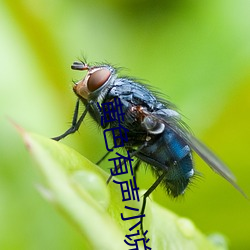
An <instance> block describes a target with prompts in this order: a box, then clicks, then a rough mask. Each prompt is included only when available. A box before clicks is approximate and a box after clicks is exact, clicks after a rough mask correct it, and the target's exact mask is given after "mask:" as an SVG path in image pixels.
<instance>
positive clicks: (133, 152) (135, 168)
mask: <svg viewBox="0 0 250 250" xmlns="http://www.w3.org/2000/svg"><path fill="white" fill-rule="evenodd" d="M146 146H147V142H145V143H144V144H143V145H141V146H140V147H139V148H138V149H136V150H134V151H132V153H131V154H130V157H131V158H132V157H133V156H135V155H136V153H138V152H139V151H140V150H142V149H143V148H144V147H146ZM107 155H108V154H106V155H105V156H104V157H106V156H107ZM123 164H124V163H122V164H121V166H117V170H119V169H120V167H122V165H123ZM140 164H141V161H137V162H136V165H135V167H134V172H135V174H134V175H135V177H136V172H137V170H138V168H139V166H140ZM112 177H113V176H112V175H110V176H109V178H108V179H107V181H106V183H107V185H108V184H109V183H110V181H111V180H112Z"/></svg>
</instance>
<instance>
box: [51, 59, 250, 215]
mask: <svg viewBox="0 0 250 250" xmlns="http://www.w3.org/2000/svg"><path fill="white" fill-rule="evenodd" d="M71 68H72V69H73V70H83V71H87V74H86V76H85V77H84V78H83V79H82V80H80V81H79V82H77V83H75V85H74V87H73V91H74V92H75V94H76V96H77V97H78V99H77V102H76V106H75V111H74V116H73V120H72V125H71V127H70V128H69V129H68V130H67V131H66V132H65V133H63V134H62V135H60V136H58V137H55V138H53V139H54V140H56V141H59V140H61V139H62V138H64V137H66V136H68V135H69V134H72V133H74V132H76V131H77V130H78V129H79V127H80V125H81V123H82V121H83V120H84V118H85V116H86V114H87V113H89V114H90V115H91V117H92V118H93V119H94V120H95V122H96V123H98V124H99V125H100V126H101V116H102V113H101V111H100V109H99V108H98V106H97V102H98V103H99V104H100V105H101V104H102V103H106V102H114V100H115V99H116V98H120V100H121V103H122V105H123V112H124V114H125V117H124V122H122V126H123V127H125V128H126V129H127V130H128V133H127V136H128V142H127V143H125V146H124V147H125V149H126V150H128V151H129V152H130V155H131V156H133V157H135V158H137V162H136V164H135V166H134V172H136V171H137V170H138V168H139V166H140V165H141V163H143V162H144V163H146V164H148V165H150V166H151V169H152V171H153V172H154V173H155V175H156V176H157V179H156V181H155V182H154V183H153V185H152V186H151V187H150V188H149V189H148V190H147V191H146V192H145V194H144V196H143V203H142V209H141V214H143V213H144V210H145V207H146V199H147V197H148V196H149V195H150V194H151V193H152V192H153V191H154V189H155V188H156V187H157V186H158V185H159V184H163V185H164V187H165V189H166V191H167V193H168V194H169V195H170V196H172V197H177V196H179V195H182V194H183V193H184V191H185V190H186V188H187V186H188V184H189V183H190V181H191V179H192V177H193V176H194V174H195V170H194V162H193V158H192V151H194V152H196V153H197V154H198V155H199V156H200V157H201V158H202V159H203V160H204V161H205V162H206V163H207V164H208V165H209V166H210V167H211V168H212V169H213V170H214V171H215V172H217V173H218V174H219V175H221V176H222V177H223V178H224V179H226V180H227V181H228V182H230V183H231V184H232V185H233V186H234V187H235V188H236V189H237V190H238V191H239V192H240V193H242V194H243V195H244V196H245V197H246V195H245V194H244V192H243V191H242V190H241V188H240V187H239V186H238V185H237V184H236V179H235V177H234V175H233V174H232V172H231V171H230V170H229V169H228V168H227V166H226V165H225V164H224V163H223V162H222V161H221V160H220V159H219V158H218V157H217V156H216V155H215V154H214V153H213V152H212V151H210V150H209V149H208V148H207V147H206V146H205V145H204V144H203V143H201V142H200V141H199V140H198V139H196V138H195V137H194V136H193V135H192V134H191V133H190V132H189V130H188V129H187V127H186V126H185V124H184V123H183V121H182V120H181V117H180V114H179V113H178V112H177V111H176V110H175V106H174V105H173V104H172V103H170V102H169V101H166V100H163V99H160V98H158V97H157V95H156V94H155V93H154V92H152V91H151V90H149V89H148V87H147V86H146V85H144V84H142V83H140V82H137V81H135V80H134V79H132V78H128V77H119V76H118V75H117V70H116V69H115V68H114V67H112V66H111V65H109V64H103V65H94V66H90V65H88V64H86V63H85V62H74V63H73V64H72V66H71ZM80 102H81V103H83V104H84V106H85V111H84V112H83V113H82V114H81V115H80V117H78V113H79V105H80ZM106 126H108V127H110V128H112V127H114V126H116V124H115V123H109V124H108V125H106ZM103 128H104V127H103ZM104 158H105V157H103V158H102V159H101V160H103V159H104ZM99 163H100V161H99ZM109 180H110V179H109Z"/></svg>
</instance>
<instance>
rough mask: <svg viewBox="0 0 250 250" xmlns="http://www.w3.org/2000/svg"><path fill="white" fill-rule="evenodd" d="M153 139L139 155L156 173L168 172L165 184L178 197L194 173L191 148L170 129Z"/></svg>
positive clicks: (169, 191)
mask: <svg viewBox="0 0 250 250" xmlns="http://www.w3.org/2000/svg"><path fill="white" fill-rule="evenodd" d="M152 140H153V142H152V143H151V144H149V145H148V146H147V147H145V148H144V149H143V150H142V151H141V152H140V153H139V154H138V155H137V157H138V158H140V159H141V160H143V161H145V162H147V163H148V164H150V165H151V166H152V168H153V171H154V172H155V174H156V175H158V176H159V175H161V174H163V173H164V172H165V173H166V176H165V178H164V179H163V184H164V186H165V187H166V190H167V192H168V193H169V194H170V195H171V196H174V197H176V196H178V195H180V194H182V193H183V192H184V191H185V189H186V187H187V185H188V184H189V181H190V178H191V177H192V176H193V174H194V170H193V161H192V155H191V150H190V148H189V146H188V145H187V144H186V143H185V142H184V141H183V140H181V139H180V138H179V137H178V136H177V135H176V134H175V133H174V132H173V131H172V130H169V129H165V130H164V132H163V133H162V134H160V135H158V136H157V137H155V138H154V139H152Z"/></svg>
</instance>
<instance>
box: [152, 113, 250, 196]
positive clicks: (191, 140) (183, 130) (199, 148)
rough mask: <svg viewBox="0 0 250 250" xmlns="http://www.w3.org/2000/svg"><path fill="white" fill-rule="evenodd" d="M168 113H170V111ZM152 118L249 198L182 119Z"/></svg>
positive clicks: (161, 116)
mask: <svg viewBox="0 0 250 250" xmlns="http://www.w3.org/2000/svg"><path fill="white" fill-rule="evenodd" d="M166 113H169V111H167V112H166ZM150 116H152V117H154V119H157V120H158V121H159V122H161V123H163V124H164V125H165V126H166V127H169V128H170V129H171V130H173V131H174V132H175V133H176V134H177V135H178V136H179V137H180V138H181V139H182V140H184V141H185V142H186V143H187V144H188V145H189V146H190V148H191V149H193V151H195V152H196V153H197V154H198V155H199V156H200V157H201V158H202V159H203V160H204V161H205V162H206V163H207V164H208V166H209V167H210V168H212V169H213V170H214V171H215V172H216V173H218V174H219V175H221V176H222V177H223V178H224V179H226V180H227V181H228V182H229V183H231V184H232V185H233V186H234V187H235V188H236V189H237V190H238V191H239V192H240V193H241V194H242V195H243V196H245V197H246V198H248V197H247V195H246V194H245V193H244V192H243V190H242V189H241V188H240V187H239V186H238V185H237V183H236V178H235V176H234V175H233V173H232V172H231V171H230V170H229V168H228V167H227V166H226V165H225V164H224V163H223V162H222V161H221V160H220V159H219V158H218V157H217V156H216V155H215V154H214V153H213V152H212V151H211V150H210V149H208V148H207V147H206V146H205V145H204V144H203V143H202V142H200V141H199V140H198V139H197V138H195V137H194V136H193V135H192V134H191V133H190V132H189V130H188V129H187V127H186V126H185V124H184V123H183V122H182V121H181V120H180V117H178V116H171V115H167V116H166V115H162V113H161V114H156V113H154V114H152V113H151V114H150Z"/></svg>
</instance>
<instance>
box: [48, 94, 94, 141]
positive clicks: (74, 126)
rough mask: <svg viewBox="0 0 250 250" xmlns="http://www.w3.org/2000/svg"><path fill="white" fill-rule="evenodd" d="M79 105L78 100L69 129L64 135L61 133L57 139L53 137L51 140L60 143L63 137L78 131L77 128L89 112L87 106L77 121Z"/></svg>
mask: <svg viewBox="0 0 250 250" xmlns="http://www.w3.org/2000/svg"><path fill="white" fill-rule="evenodd" d="M79 104H80V101H79V99H78V100H77V102H76V106H75V110H74V116H73V120H72V124H71V127H70V128H69V129H68V130H67V131H66V132H65V133H63V134H62V135H59V136H57V137H53V138H51V139H53V140H55V141H60V140H61V139H63V138H64V137H66V136H68V135H69V134H73V133H75V132H76V131H77V130H78V129H79V127H80V125H81V123H82V121H83V119H84V117H85V116H86V114H87V112H88V110H89V105H87V107H86V109H85V110H84V112H83V113H82V115H81V116H80V118H79V120H77V119H78V112H79Z"/></svg>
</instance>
